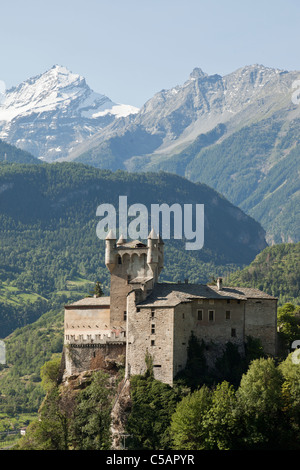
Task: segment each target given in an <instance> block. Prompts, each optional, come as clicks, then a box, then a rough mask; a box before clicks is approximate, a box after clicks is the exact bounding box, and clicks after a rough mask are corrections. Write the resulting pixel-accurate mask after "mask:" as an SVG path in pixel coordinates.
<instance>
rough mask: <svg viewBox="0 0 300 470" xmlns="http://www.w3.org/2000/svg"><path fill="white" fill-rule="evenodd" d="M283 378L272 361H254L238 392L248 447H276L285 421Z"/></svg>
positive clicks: (238, 407)
mask: <svg viewBox="0 0 300 470" xmlns="http://www.w3.org/2000/svg"><path fill="white" fill-rule="evenodd" d="M282 383H283V377H282V375H281V373H280V371H279V370H278V369H277V367H276V364H275V361H274V360H273V359H271V358H267V359H264V358H260V359H256V360H254V361H253V362H252V363H251V364H250V367H249V369H248V371H247V373H246V374H244V375H243V377H242V380H241V383H240V386H239V388H238V390H237V392H236V397H237V410H238V413H239V416H240V417H241V418H242V420H243V433H244V436H243V437H242V440H243V442H244V445H245V446H246V447H247V448H252V447H253V448H259V449H260V448H262V449H268V448H276V446H277V445H278V444H279V442H280V436H279V429H280V426H281V422H282V411H281V410H282V397H281V387H282Z"/></svg>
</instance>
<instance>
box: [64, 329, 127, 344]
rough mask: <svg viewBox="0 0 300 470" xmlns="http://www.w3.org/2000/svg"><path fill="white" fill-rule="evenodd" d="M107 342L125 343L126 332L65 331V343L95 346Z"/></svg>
mask: <svg viewBox="0 0 300 470" xmlns="http://www.w3.org/2000/svg"><path fill="white" fill-rule="evenodd" d="M108 343H116V344H119V343H126V332H125V331H120V330H116V331H107V332H101V333H90V334H88V333H82V332H78V331H77V332H72V333H69V332H68V331H66V334H65V344H66V345H71V346H72V347H74V346H75V345H89V346H90V347H97V345H99V346H101V345H105V344H108Z"/></svg>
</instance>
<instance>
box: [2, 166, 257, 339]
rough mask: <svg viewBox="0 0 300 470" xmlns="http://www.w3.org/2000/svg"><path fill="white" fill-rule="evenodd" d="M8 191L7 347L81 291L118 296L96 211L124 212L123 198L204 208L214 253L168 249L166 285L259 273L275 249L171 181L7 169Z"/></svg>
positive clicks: (231, 214) (67, 169)
mask: <svg viewBox="0 0 300 470" xmlns="http://www.w3.org/2000/svg"><path fill="white" fill-rule="evenodd" d="M0 188H1V189H2V192H1V198H0V243H1V251H0V338H1V337H4V336H6V335H7V334H9V333H10V332H11V331H12V330H13V329H14V328H16V327H19V326H22V325H23V324H24V323H25V324H26V323H28V322H32V321H33V320H34V319H36V317H37V316H38V315H39V312H40V313H42V312H44V311H45V309H49V302H50V303H51V302H56V301H57V300H58V301H60V302H61V304H62V305H63V303H64V302H66V301H67V299H68V298H69V297H70V291H72V292H71V294H72V297H73V298H74V295H76V291H78V292H77V293H78V295H81V296H82V293H83V291H86V292H87V293H88V292H89V290H90V285H89V286H88V283H89V282H90V283H91V282H92V283H94V282H96V281H98V280H100V281H101V283H102V286H103V289H104V291H105V292H106V293H107V292H109V272H108V270H107V268H106V267H105V262H104V255H105V243H104V240H100V239H99V238H98V237H97V235H96V227H97V224H98V222H99V217H97V216H96V209H97V207H98V206H99V205H100V204H102V203H110V204H113V206H114V207H115V208H116V209H117V208H118V205H119V195H122V196H127V197H128V207H130V206H131V205H132V204H133V203H137V202H138V203H140V204H144V205H145V206H146V207H147V208H148V210H149V211H150V205H151V204H155V203H157V204H162V203H167V204H169V205H172V204H174V203H179V204H181V205H183V204H200V203H202V204H204V214H205V222H204V247H203V248H202V249H200V250H194V251H188V250H185V240H174V239H172V238H171V239H170V240H165V242H166V243H165V268H164V270H163V271H162V275H161V279H162V280H165V281H173V282H174V281H175V282H176V281H178V280H182V281H183V280H184V279H186V278H189V280H190V282H207V281H209V280H210V279H211V278H212V277H214V276H217V275H220V274H223V273H226V272H228V271H232V270H235V269H237V267H238V266H240V267H242V266H244V265H246V264H248V263H250V262H251V261H252V260H253V259H254V257H255V256H256V255H257V253H259V252H260V251H261V250H262V249H264V248H265V247H266V242H265V239H264V231H263V229H262V228H261V226H260V225H259V224H258V223H257V222H256V221H255V220H254V219H252V218H251V217H249V216H247V215H245V214H244V213H243V212H242V211H241V210H240V209H238V208H236V207H235V206H233V205H232V204H231V203H229V202H228V201H227V200H226V199H225V198H223V197H222V196H221V195H220V194H218V193H217V192H216V191H214V190H212V189H210V188H209V187H208V186H206V185H204V184H199V183H192V182H190V181H188V180H187V179H185V178H182V177H180V176H177V175H172V174H168V173H149V174H133V173H126V172H122V171H119V172H115V173H113V172H110V171H107V170H99V169H96V168H92V167H88V166H84V165H82V164H75V163H54V164H46V163H41V164H39V165H18V164H0ZM149 213H150V212H149ZM129 221H130V218H129ZM149 229H151V227H150V225H149ZM22 298H23V299H24V302H23V305H24V304H26V308H27V310H26V309H25V310H26V311H25V310H24V309H22V310H21V309H20V303H21V301H22ZM59 299H60V300H59ZM33 304H34V305H33ZM34 306H35V307H36V308H35V307H34ZM1 307H2V308H1ZM1 315H2V316H1Z"/></svg>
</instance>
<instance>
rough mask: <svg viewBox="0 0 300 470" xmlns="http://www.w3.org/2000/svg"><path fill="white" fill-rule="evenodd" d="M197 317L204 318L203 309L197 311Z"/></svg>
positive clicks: (200, 319) (199, 319)
mask: <svg viewBox="0 0 300 470" xmlns="http://www.w3.org/2000/svg"><path fill="white" fill-rule="evenodd" d="M197 318H198V321H202V320H203V310H198V312H197Z"/></svg>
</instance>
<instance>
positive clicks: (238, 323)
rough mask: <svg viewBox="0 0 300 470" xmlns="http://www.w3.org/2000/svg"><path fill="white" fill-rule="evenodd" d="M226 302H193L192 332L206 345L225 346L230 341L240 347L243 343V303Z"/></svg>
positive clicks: (224, 300) (214, 300) (233, 300)
mask: <svg viewBox="0 0 300 470" xmlns="http://www.w3.org/2000/svg"><path fill="white" fill-rule="evenodd" d="M228 300H229V302H228ZM228 300H227V299H203V300H195V301H194V302H193V306H192V317H193V323H194V325H193V331H194V334H195V335H196V336H197V337H198V338H199V339H203V340H204V341H205V342H207V343H208V342H209V341H213V342H215V343H223V344H226V343H227V342H229V341H230V342H232V343H234V344H237V345H240V344H242V343H243V342H244V339H245V332H244V327H245V319H244V316H245V301H243V300H240V301H238V300H236V299H228ZM201 312H202V314H201ZM201 315H202V318H201Z"/></svg>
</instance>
